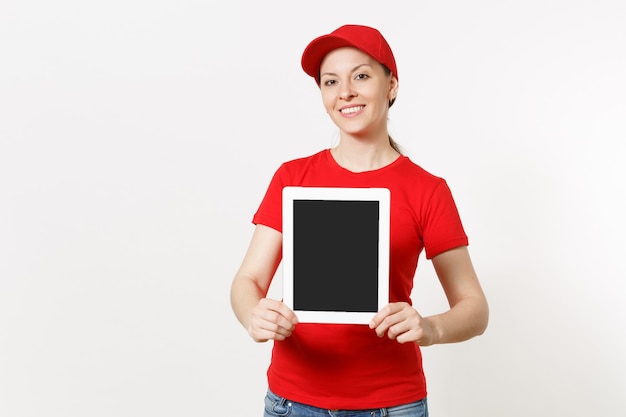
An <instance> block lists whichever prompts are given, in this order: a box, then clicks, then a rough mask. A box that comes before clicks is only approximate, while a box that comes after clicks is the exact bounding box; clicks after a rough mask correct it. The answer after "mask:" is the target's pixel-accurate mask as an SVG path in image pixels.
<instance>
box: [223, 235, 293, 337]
mask: <svg viewBox="0 0 626 417" xmlns="http://www.w3.org/2000/svg"><path fill="white" fill-rule="evenodd" d="M281 250H282V234H281V233H280V232H278V231H276V230H274V229H272V228H270V227H267V226H263V225H258V226H256V228H255V230H254V234H253V235H252V240H251V241H250V245H249V247H248V251H247V252H246V255H245V256H244V259H243V261H242V263H241V266H240V268H239V270H238V271H237V273H236V274H235V277H234V279H233V282H232V285H231V293H230V299H231V305H232V308H233V311H234V312H235V315H236V316H237V319H238V320H239V322H241V324H242V325H243V326H244V327H245V328H246V329H247V330H248V333H249V334H250V336H251V337H252V339H254V340H255V341H256V342H265V341H267V340H270V339H275V340H283V339H285V338H286V337H289V336H290V335H291V332H292V331H293V329H294V326H295V324H296V323H297V319H296V316H295V314H294V313H293V311H291V310H290V309H289V308H288V307H287V306H285V304H283V303H282V302H281V301H278V300H270V299H268V298H265V297H266V295H267V291H268V290H269V287H270V284H271V282H272V278H273V277H274V273H275V272H276V269H277V268H278V265H279V264H280V260H281Z"/></svg>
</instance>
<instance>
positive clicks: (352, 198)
mask: <svg viewBox="0 0 626 417" xmlns="http://www.w3.org/2000/svg"><path fill="white" fill-rule="evenodd" d="M282 209H283V302H284V303H285V304H286V305H287V306H288V307H289V308H291V309H292V310H293V311H294V312H295V313H296V315H297V316H298V319H299V321H300V322H305V323H306V322H309V323H344V324H367V323H369V321H370V320H371V318H372V317H373V316H374V314H376V312H378V311H379V310H380V309H381V308H382V307H384V306H385V305H386V304H387V303H388V302H389V221H390V192H389V190H388V189H386V188H336V187H285V188H284V189H283V207H282Z"/></svg>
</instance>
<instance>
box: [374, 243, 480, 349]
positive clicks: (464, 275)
mask: <svg viewBox="0 0 626 417" xmlns="http://www.w3.org/2000/svg"><path fill="white" fill-rule="evenodd" d="M432 262H433V266H434V268H435V272H436V273H437V276H438V277H439V281H440V282H441V286H442V287H443V290H444V292H445V294H446V297H447V299H448V304H449V305H450V309H449V310H448V311H446V312H444V313H442V314H437V315H433V316H429V317H422V316H420V314H419V313H418V312H417V311H416V310H415V309H414V308H412V307H411V306H410V305H409V304H408V303H390V304H388V305H387V306H386V307H384V308H383V309H381V311H380V312H378V313H377V314H376V315H375V316H374V318H373V319H372V323H370V327H371V328H373V329H375V330H376V333H377V334H378V336H380V337H382V336H383V335H384V334H385V333H387V335H388V337H389V338H391V339H396V340H397V341H398V342H400V343H405V342H409V341H413V342H417V343H418V344H420V345H421V346H428V345H432V344H437V343H454V342H462V341H464V340H468V339H471V338H472V337H474V336H478V335H480V334H482V333H483V332H484V331H485V329H486V328H487V322H488V320H489V307H488V305H487V300H486V298H485V295H484V293H483V291H482V288H481V286H480V283H479V282H478V277H477V276H476V272H475V271H474V267H473V265H472V261H471V259H470V256H469V251H468V250H467V247H465V246H462V247H458V248H455V249H451V250H449V251H446V252H444V253H442V254H439V255H437V256H435V257H434V258H433V259H432Z"/></svg>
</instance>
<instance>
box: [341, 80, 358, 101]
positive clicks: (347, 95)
mask: <svg viewBox="0 0 626 417" xmlns="http://www.w3.org/2000/svg"><path fill="white" fill-rule="evenodd" d="M355 96H356V92H355V91H354V89H353V88H352V83H350V82H345V83H342V85H341V91H340V92H339V98H340V99H342V100H350V99H352V98H354V97H355Z"/></svg>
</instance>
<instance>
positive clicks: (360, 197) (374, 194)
mask: <svg viewBox="0 0 626 417" xmlns="http://www.w3.org/2000/svg"><path fill="white" fill-rule="evenodd" d="M390 199H391V198H390V191H389V189H387V188H340V187H285V188H283V207H282V210H283V302H284V303H285V304H286V305H287V306H288V307H289V308H291V309H292V310H293V309H294V307H293V304H294V294H293V288H294V285H293V283H294V274H293V253H294V252H293V249H294V246H293V236H294V230H293V226H294V225H293V202H294V200H332V201H377V202H378V203H379V204H378V207H379V221H378V227H379V234H378V235H379V241H378V257H379V258H378V310H380V309H381V308H382V307H384V306H385V305H387V304H388V303H389V223H390ZM294 312H295V313H296V316H297V317H298V320H299V321H300V322H303V323H307V322H308V323H340V324H368V323H369V322H370V320H371V319H372V317H373V316H374V314H376V313H375V312H352V311H309V310H294Z"/></svg>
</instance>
